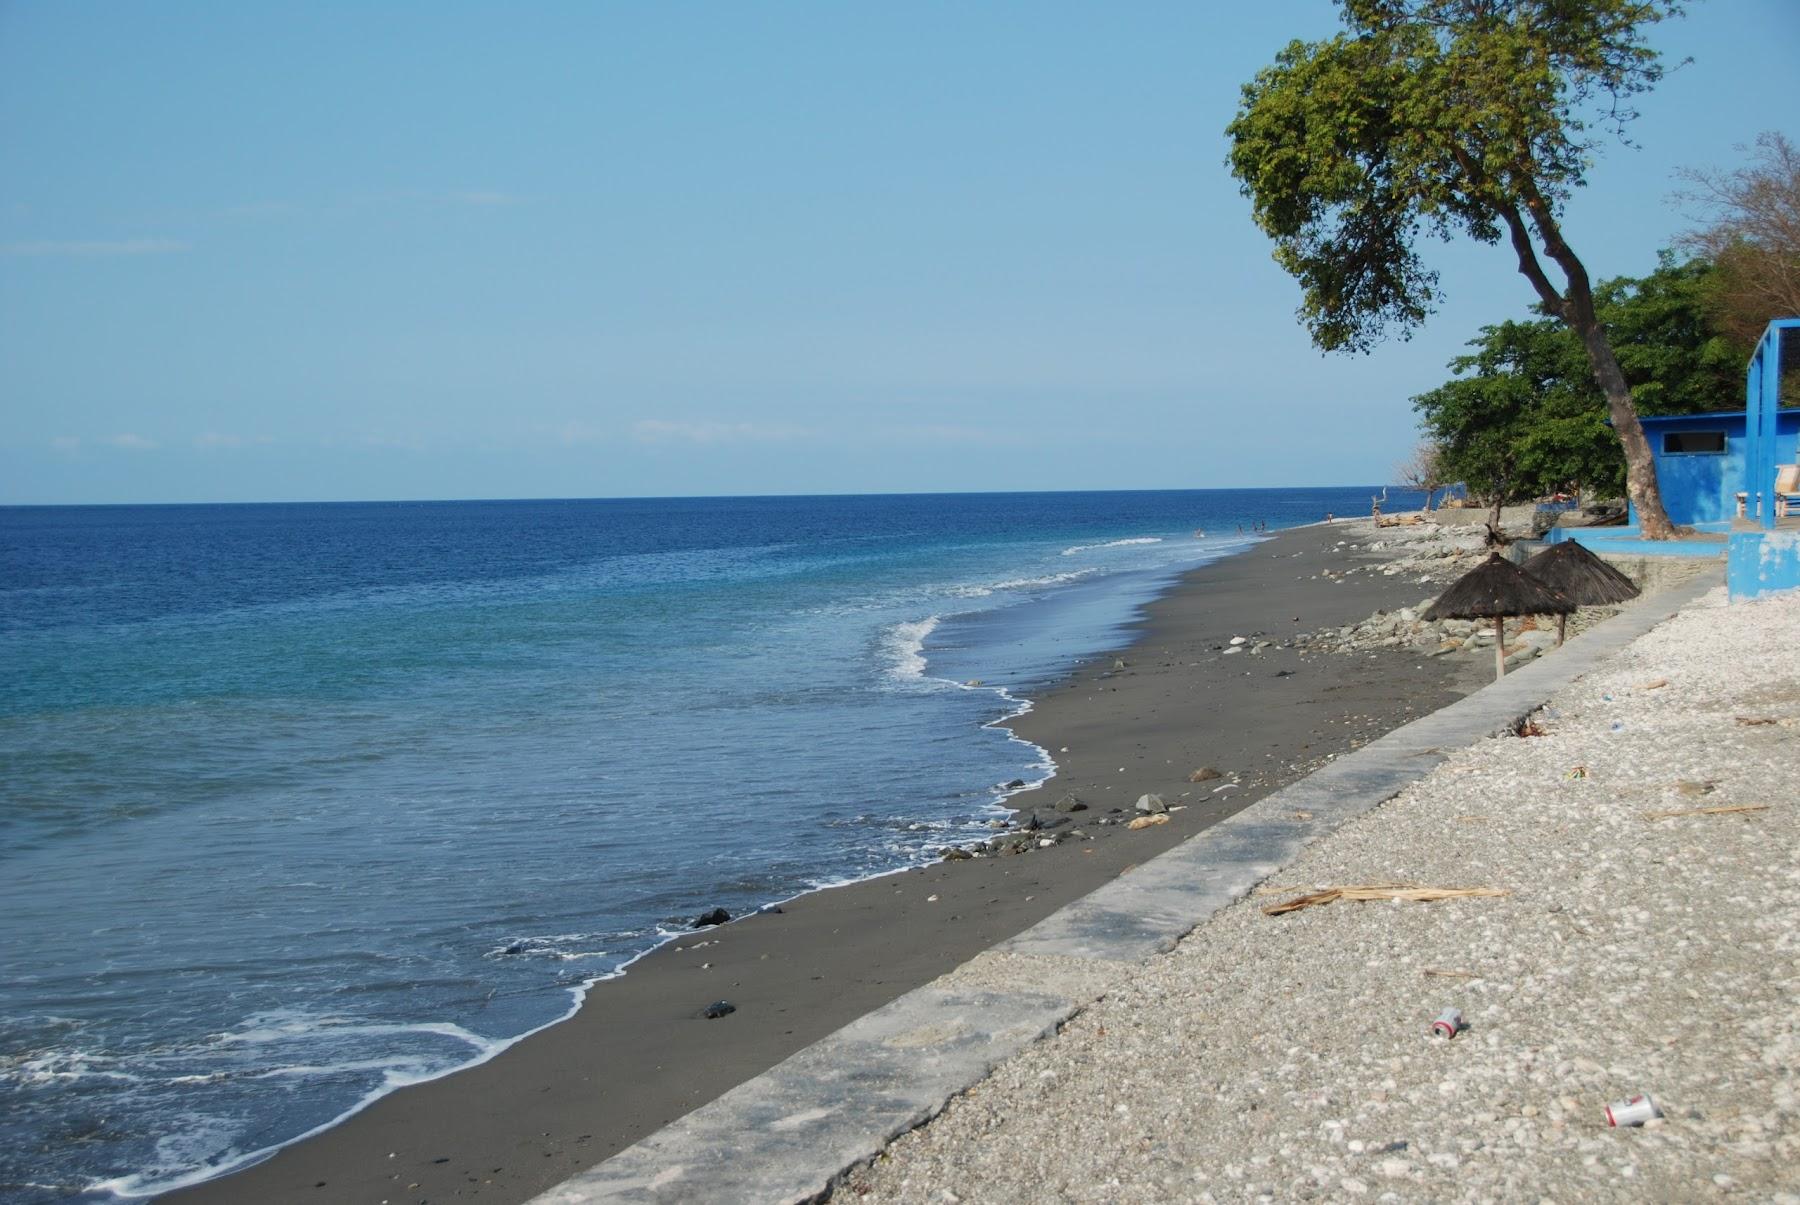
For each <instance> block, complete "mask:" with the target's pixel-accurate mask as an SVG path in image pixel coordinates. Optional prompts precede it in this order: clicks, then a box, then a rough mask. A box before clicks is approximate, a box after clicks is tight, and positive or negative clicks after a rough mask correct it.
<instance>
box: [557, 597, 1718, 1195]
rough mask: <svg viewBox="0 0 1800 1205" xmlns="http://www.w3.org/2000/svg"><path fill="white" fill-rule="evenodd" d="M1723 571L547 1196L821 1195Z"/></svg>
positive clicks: (1330, 770) (1334, 772)
mask: <svg viewBox="0 0 1800 1205" xmlns="http://www.w3.org/2000/svg"><path fill="white" fill-rule="evenodd" d="M1717 584H1718V578H1717V575H1708V576H1707V577H1705V578H1702V579H1699V580H1697V581H1694V582H1690V583H1687V584H1685V585H1682V586H1679V587H1676V588H1673V589H1671V590H1668V591H1665V592H1664V593H1662V594H1659V595H1656V596H1654V597H1651V598H1648V599H1644V600H1641V601H1640V602H1638V603H1636V604H1634V605H1633V606H1631V607H1630V608H1628V609H1626V610H1625V611H1623V612H1622V613H1621V614H1620V615H1619V616H1618V617H1616V618H1615V619H1613V620H1611V621H1609V622H1607V623H1606V624H1604V625H1602V626H1600V627H1598V628H1596V629H1594V630H1592V631H1590V632H1588V633H1586V634H1584V635H1583V636H1581V637H1580V638H1579V639H1577V640H1575V641H1573V642H1571V643H1570V644H1569V645H1568V646H1566V647H1565V648H1563V649H1562V650H1560V651H1558V652H1557V653H1555V654H1553V655H1550V656H1546V657H1544V658H1541V659H1539V660H1538V661H1535V662H1533V663H1531V664H1530V665H1528V666H1526V667H1524V668H1523V669H1521V670H1519V671H1517V672H1515V673H1513V674H1510V675H1508V677H1507V678H1506V679H1504V680H1503V681H1501V682H1499V683H1496V684H1494V685H1493V686H1490V687H1487V688H1485V689H1483V690H1481V691H1478V692H1477V693H1475V694H1473V695H1471V696H1469V697H1468V698H1466V699H1463V700H1461V701H1460V702H1458V703H1456V704H1453V705H1452V706H1450V707H1447V708H1444V709H1443V710H1441V711H1439V712H1436V713H1434V714H1432V715H1429V716H1427V717H1425V718H1423V719H1420V720H1418V721H1416V722H1414V723H1412V724H1409V725H1407V726H1406V727H1404V728H1401V729H1398V730H1396V731H1394V732H1392V733H1389V734H1388V735H1387V736H1385V737H1383V738H1381V739H1379V740H1377V741H1375V742H1373V743H1371V744H1369V745H1367V746H1365V747H1363V748H1362V749H1359V750H1357V751H1356V752H1355V753H1353V754H1350V755H1347V756H1345V757H1343V758H1340V759H1338V760H1337V761H1335V762H1333V763H1332V764H1331V765H1330V766H1328V767H1326V768H1325V769H1323V770H1321V771H1319V772H1317V773H1315V774H1313V775H1312V776H1311V777H1309V778H1307V779H1305V780H1303V781H1301V782H1299V783H1296V784H1294V785H1293V786H1291V787H1288V788H1286V789H1284V790H1282V791H1280V792H1278V793H1276V794H1274V795H1271V796H1269V797H1268V798H1266V799H1263V800H1261V801H1260V802H1258V803H1256V804H1254V805H1252V806H1251V807H1249V808H1246V809H1245V810H1244V811H1243V812H1240V813H1238V814H1237V815H1235V816H1233V817H1231V818H1230V819H1228V820H1226V821H1224V822H1222V823H1221V824H1219V825H1217V826H1215V827H1213V828H1211V829H1208V830H1206V831H1205V832H1203V833H1201V834H1200V835H1198V836H1196V837H1195V838H1194V839H1193V840H1191V841H1189V842H1187V843H1185V844H1184V845H1181V846H1179V847H1177V848H1176V849H1173V850H1171V851H1169V852H1168V853H1166V854H1164V855H1162V856H1161V857H1159V858H1156V859H1155V860H1153V861H1151V862H1149V863H1146V864H1144V865H1142V866H1139V867H1137V868H1136V869H1134V870H1133V871H1132V872H1131V873H1130V874H1129V875H1126V876H1123V877H1121V878H1120V879H1118V880H1115V881H1114V882H1113V883H1111V884H1109V885H1107V886H1106V887H1103V888H1101V889H1100V890H1098V891H1095V892H1094V893H1092V894H1091V895H1089V896H1087V897H1085V898H1084V899H1081V900H1079V901H1077V902H1076V903H1074V904H1071V905H1070V906H1068V907H1066V908H1064V909H1062V910H1061V911H1060V912H1057V913H1055V914H1054V915H1052V916H1050V917H1048V918H1047V919H1045V920H1044V921H1042V922H1041V923H1039V924H1038V925H1036V926H1034V927H1033V928H1031V929H1029V930H1027V931H1026V932H1024V933H1022V934H1020V935H1019V936H1017V937H1015V938H1013V939H1011V940H1010V941H1007V942H1005V943H1002V944H1001V945H1000V946H998V947H996V948H995V949H993V950H991V951H989V952H988V953H986V954H983V955H981V956H979V957H977V958H975V959H973V960H971V961H970V962H969V963H966V964H965V965H964V966H962V967H960V968H958V969H957V970H956V971H955V972H953V973H951V974H950V975H947V976H945V977H943V978H942V979H939V980H937V981H936V982H934V983H931V984H929V985H927V986H925V987H923V988H920V989H919V990H917V991H914V992H911V993H908V994H907V995H905V996H903V997H901V998H900V999H898V1000H896V1001H894V1002H893V1003H892V1004H890V1005H888V1006H887V1007H885V1008H882V1009H880V1010H878V1011H877V1012H874V1013H872V1014H870V1015H869V1016H866V1017H864V1018H862V1019H861V1020H859V1021H857V1022H855V1023H853V1024H851V1025H848V1026H846V1027H845V1028H844V1029H842V1030H840V1031H839V1032H837V1033H836V1034H833V1035H832V1036H830V1037H828V1038H826V1039H824V1040H822V1041H820V1042H818V1043H816V1044H814V1045H813V1046H811V1047H809V1048H807V1049H806V1050H803V1051H801V1052H800V1053H799V1054H797V1055H795V1056H793V1057H792V1058H790V1059H788V1060H786V1061H785V1062H783V1063H781V1064H779V1065H778V1066H776V1067H774V1068H772V1069H771V1070H770V1071H768V1072H766V1073H764V1074H763V1075H760V1076H758V1077H756V1078H755V1079H753V1080H750V1081H749V1082H747V1083H744V1084H742V1085H740V1086H739V1087H738V1088H736V1089H734V1090H733V1091H731V1092H729V1093H727V1094H726V1095H725V1096H723V1097H721V1098H720V1099H718V1100H716V1101H714V1102H712V1103H711V1104H708V1105H706V1106H704V1107H702V1108H700V1109H697V1110H696V1111H694V1112H693V1113H691V1114H689V1115H688V1116H686V1117H684V1118H682V1119H680V1120H679V1121H677V1122H675V1123H673V1124H671V1125H669V1126H667V1127H665V1128H664V1129H662V1130H660V1131H658V1132H657V1133H655V1134H653V1135H651V1136H650V1137H648V1138H646V1139H645V1140H643V1141H642V1142H639V1143H637V1144H636V1145H634V1146H632V1147H629V1148H627V1149H626V1150H624V1151H621V1152H619V1153H618V1154H617V1155H615V1156H613V1157H612V1158H611V1159H608V1160H607V1161H605V1162H604V1163H601V1164H600V1165H598V1166H597V1167H595V1168H593V1169H591V1170H590V1171H588V1172H586V1173H584V1174H582V1175H580V1176H577V1177H575V1178H573V1179H571V1180H568V1181H566V1182H564V1183H563V1184H561V1185H558V1186H557V1187H556V1188H554V1189H552V1190H550V1191H549V1192H547V1193H545V1194H543V1195H542V1196H540V1197H538V1198H537V1200H538V1201H541V1202H555V1203H558V1205H574V1203H576V1202H597V1201H683V1202H694V1201H709V1202H710V1201H720V1202H724V1201H733V1202H741V1201H757V1202H763V1201H796V1200H799V1201H804V1200H810V1199H814V1198H817V1197H818V1196H820V1195H822V1194H824V1193H826V1192H828V1191H830V1189H831V1187H832V1186H833V1184H834V1183H835V1182H836V1181H837V1180H838V1178H839V1177H841V1176H842V1175H843V1174H844V1173H845V1172H846V1170H847V1169H850V1168H853V1167H855V1166H857V1165H859V1164H861V1163H863V1162H865V1161H867V1160H868V1159H870V1158H871V1157H873V1156H874V1155H875V1154H877V1153H878V1152H879V1151H881V1150H882V1148H883V1147H885V1146H886V1145H887V1144H888V1143H889V1142H891V1141H892V1140H893V1139H894V1138H896V1137H897V1136H898V1135H901V1134H904V1133H906V1132H907V1131H909V1130H912V1129H914V1128H915V1127H917V1126H919V1125H920V1124H921V1123H923V1122H925V1121H927V1120H928V1119H930V1118H932V1117H934V1116H935V1115H937V1114H938V1113H939V1112H940V1111H941V1110H942V1109H943V1108H944V1106H945V1104H946V1102H947V1101H949V1100H950V1099H951V1098H952V1097H954V1096H956V1095H957V1094H958V1093H961V1092H964V1091H966V1090H967V1089H968V1088H970V1087H971V1086H972V1085H974V1084H976V1083H978V1082H979V1081H980V1080H982V1079H983V1078H984V1077H985V1076H987V1075H988V1074H989V1073H990V1072H991V1071H992V1070H993V1069H994V1068H995V1067H996V1066H998V1065H1000V1064H1001V1063H1003V1062H1004V1061H1005V1060H1008V1059H1010V1058H1012V1057H1014V1056H1016V1055H1018V1054H1019V1053H1020V1052H1021V1051H1024V1050H1026V1049H1027V1048H1028V1047H1030V1046H1031V1045H1032V1044H1033V1043H1035V1042H1037V1041H1039V1040H1040V1039H1041V1038H1043V1037H1045V1036H1046V1035H1049V1034H1053V1033H1055V1032H1056V1031H1057V1030H1058V1028H1059V1027H1061V1026H1062V1025H1063V1023H1064V1022H1066V1021H1068V1020H1069V1018H1070V1017H1072V1016H1074V1015H1075V1014H1076V1013H1077V1012H1079V1011H1080V1010H1082V1009H1083V1008H1084V1007H1085V1006H1087V1005H1088V1004H1090V1003H1091V1002H1093V1001H1094V1000H1096V999H1097V998H1098V997H1100V996H1101V995H1103V994H1105V993H1107V992H1108V991H1109V990H1111V989H1114V988H1115V987H1117V986H1118V985H1120V984H1121V983H1122V982H1125V981H1127V980H1129V979H1130V978H1132V977H1133V975H1134V974H1135V973H1138V972H1140V971H1141V970H1142V968H1143V967H1144V964H1145V961H1146V960H1147V959H1154V958H1157V957H1158V956H1159V955H1162V954H1166V953H1167V952H1168V951H1170V950H1172V949H1174V948H1175V946H1176V944H1177V943H1178V942H1179V940H1180V939H1181V938H1182V937H1183V936H1184V935H1186V934H1188V933H1189V932H1190V931H1192V930H1193V929H1194V928H1195V927H1196V926H1198V925H1200V924H1202V923H1203V922H1205V921H1206V920H1207V919H1208V918H1209V917H1212V916H1214V915H1215V914H1217V913H1218V912H1220V910H1222V909H1224V908H1226V907H1228V906H1229V905H1231V904H1233V903H1234V902H1236V901H1238V900H1240V899H1242V898H1243V897H1244V896H1245V895H1246V894H1248V893H1249V892H1250V890H1251V889H1252V888H1253V887H1254V886H1256V885H1257V884H1258V883H1260V882H1263V881H1264V880H1266V879H1268V878H1269V876H1271V875H1273V874H1275V873H1277V872H1278V871H1280V870H1281V869H1282V868H1283V867H1285V866H1287V865H1289V864H1291V863H1292V862H1294V861H1295V859H1296V858H1298V857H1299V856H1300V855H1301V853H1302V852H1303V851H1304V850H1306V849H1307V848H1308V847H1309V846H1311V845H1313V844H1314V843H1316V842H1318V841H1319V840H1320V839H1321V838H1323V837H1325V836H1327V835H1329V834H1331V833H1333V832H1335V831H1337V830H1338V829H1339V828H1340V827H1342V826H1343V825H1344V824H1345V823H1346V822H1348V821H1351V820H1353V819H1355V818H1357V817H1359V816H1362V815H1364V814H1365V813H1367V812H1369V811H1370V810H1371V809H1373V808H1375V807H1376V806H1377V805H1379V804H1381V803H1382V802H1383V801H1385V800H1388V799H1390V798H1392V797H1393V796H1395V795H1396V794H1397V793H1399V792H1400V791H1401V790H1403V789H1404V788H1405V787H1407V786H1408V784H1411V783H1413V782H1415V781H1417V780H1419V779H1421V778H1422V777H1424V776H1425V775H1427V774H1429V773H1430V772H1431V771H1432V770H1433V769H1434V768H1436V767H1437V766H1438V765H1439V764H1440V763H1442V762H1443V761H1444V760H1445V759H1446V758H1447V757H1449V756H1450V755H1451V754H1453V753H1455V752H1456V751H1458V750H1461V749H1463V748H1465V747H1467V746H1470V745H1472V744H1474V743H1476V742H1478V741H1481V740H1482V739H1483V738H1485V737H1488V736H1490V735H1494V734H1497V733H1501V732H1505V731H1508V730H1510V729H1511V728H1513V727H1514V726H1515V725H1516V724H1517V722H1518V721H1519V720H1520V719H1521V718H1523V717H1524V716H1526V715H1527V714H1529V713H1530V712H1532V711H1533V710H1534V709H1536V708H1537V707H1539V706H1540V705H1541V704H1542V703H1543V702H1544V701H1545V700H1546V699H1548V698H1550V696H1551V695H1553V694H1555V693H1556V692H1557V691H1559V690H1562V689H1563V688H1565V687H1567V686H1568V685H1569V684H1570V683H1572V682H1574V681H1575V680H1576V679H1577V678H1579V677H1581V676H1582V675H1583V674H1586V673H1588V672H1590V671H1591V670H1593V669H1595V668H1596V667H1598V666H1601V665H1603V664H1604V663H1605V662H1606V661H1607V659H1608V658H1611V657H1613V656H1614V655H1615V654H1617V653H1619V652H1620V650H1622V649H1624V648H1626V646H1628V645H1630V644H1631V642H1633V641H1634V640H1636V639H1637V638H1638V637H1640V636H1642V635H1643V634H1644V633H1646V632H1648V631H1649V630H1650V629H1651V628H1653V627H1654V626H1656V625H1657V624H1659V623H1662V622H1663V621H1665V620H1667V619H1669V618H1670V617H1671V616H1673V615H1675V614H1676V613H1677V612H1679V611H1680V610H1681V609H1682V608H1683V607H1684V606H1687V605H1688V604H1690V603H1692V602H1693V601H1694V600H1695V599H1697V598H1698V597H1699V596H1700V595H1702V594H1703V593H1705V592H1706V591H1707V590H1708V589H1710V588H1712V587H1714V586H1716V585H1717Z"/></svg>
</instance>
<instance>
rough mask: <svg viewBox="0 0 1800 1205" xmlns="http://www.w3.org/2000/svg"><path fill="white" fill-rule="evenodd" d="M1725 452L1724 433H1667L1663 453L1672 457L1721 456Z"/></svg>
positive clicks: (1664, 434) (1664, 437)
mask: <svg viewBox="0 0 1800 1205" xmlns="http://www.w3.org/2000/svg"><path fill="white" fill-rule="evenodd" d="M1724 451H1725V432H1723V431H1667V432H1664V433H1663V452H1664V454H1666V455H1670V456H1719V455H1722V454H1723V453H1724Z"/></svg>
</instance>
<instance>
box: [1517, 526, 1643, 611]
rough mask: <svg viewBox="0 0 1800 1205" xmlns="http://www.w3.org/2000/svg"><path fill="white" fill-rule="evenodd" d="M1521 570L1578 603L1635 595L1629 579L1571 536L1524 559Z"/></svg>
mask: <svg viewBox="0 0 1800 1205" xmlns="http://www.w3.org/2000/svg"><path fill="white" fill-rule="evenodd" d="M1523 568H1524V570H1525V572H1527V573H1529V574H1530V575H1531V576H1532V577H1535V578H1537V579H1538V581H1540V582H1543V583H1544V584H1545V585H1546V586H1549V587H1550V588H1551V589H1552V590H1555V591H1556V592H1557V593H1558V594H1561V595H1564V596H1566V597H1567V598H1568V600H1569V601H1570V602H1572V603H1574V604H1575V605H1576V606H1578V607H1603V606H1606V605H1607V604H1609V603H1622V602H1629V601H1631V600H1632V599H1634V598H1636V597H1637V596H1638V588H1637V586H1636V585H1635V584H1634V583H1633V582H1632V580H1631V579H1630V578H1628V577H1626V576H1625V575H1624V574H1623V573H1620V572H1619V571H1618V570H1617V569H1614V568H1613V567H1612V566H1611V565H1609V564H1607V563H1606V562H1605V561H1603V560H1601V559H1600V558H1599V557H1597V556H1595V555H1594V554H1593V553H1592V552H1590V551H1588V550H1587V549H1586V548H1583V547H1582V546H1581V545H1580V544H1578V543H1576V542H1575V541H1574V540H1565V541H1564V542H1563V543H1561V544H1552V545H1551V546H1550V547H1548V548H1546V549H1544V551H1542V552H1540V553H1538V554H1537V555H1536V556H1534V557H1532V558H1531V559H1530V560H1529V561H1526V562H1525V564H1524V566H1523Z"/></svg>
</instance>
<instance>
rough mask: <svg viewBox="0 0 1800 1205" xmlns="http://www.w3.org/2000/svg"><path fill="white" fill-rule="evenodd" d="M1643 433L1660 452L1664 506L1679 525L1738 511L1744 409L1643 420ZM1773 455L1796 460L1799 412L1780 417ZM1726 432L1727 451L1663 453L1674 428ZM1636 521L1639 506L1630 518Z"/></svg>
mask: <svg viewBox="0 0 1800 1205" xmlns="http://www.w3.org/2000/svg"><path fill="white" fill-rule="evenodd" d="M1642 421H1643V424H1644V434H1645V435H1646V436H1647V437H1648V438H1649V440H1650V450H1651V452H1652V453H1654V454H1655V456H1656V482H1657V485H1658V486H1659V487H1660V488H1661V489H1662V497H1663V508H1664V509H1665V510H1667V511H1668V512H1669V519H1670V520H1671V521H1672V522H1675V523H1684V524H1693V523H1721V522H1728V521H1729V520H1731V519H1732V518H1734V517H1735V516H1736V515H1737V493H1738V491H1739V490H1741V489H1743V488H1744V463H1745V452H1746V443H1747V441H1746V439H1745V436H1744V412H1743V411H1742V410H1728V411H1725V412H1723V413H1720V414H1683V415H1679V416H1672V417H1667V418H1645V419H1643V420H1642ZM1776 430H1777V442H1776V449H1775V459H1776V461H1777V463H1781V464H1791V463H1793V461H1794V458H1795V454H1796V451H1795V441H1796V433H1800V410H1783V411H1782V412H1781V415H1780V418H1779V420H1778V426H1777V429H1776ZM1683 431H1723V432H1724V433H1725V450H1724V451H1723V452H1712V453H1708V452H1665V451H1664V450H1663V437H1664V436H1665V435H1666V434H1668V433H1670V432H1683ZM1629 519H1630V522H1631V524H1632V525H1633V526H1635V525H1636V524H1637V521H1638V516H1637V508H1636V507H1633V508H1632V509H1631V514H1630V516H1629Z"/></svg>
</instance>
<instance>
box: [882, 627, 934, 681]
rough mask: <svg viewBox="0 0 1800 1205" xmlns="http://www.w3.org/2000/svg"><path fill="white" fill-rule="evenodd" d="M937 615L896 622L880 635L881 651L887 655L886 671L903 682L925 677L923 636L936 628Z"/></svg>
mask: <svg viewBox="0 0 1800 1205" xmlns="http://www.w3.org/2000/svg"><path fill="white" fill-rule="evenodd" d="M937 626H938V617H937V616H936V615H932V616H929V617H928V618H925V619H920V620H916V621H914V622H912V623H897V624H895V625H894V626H893V627H891V628H889V629H888V630H887V631H886V632H885V633H883V635H882V652H883V654H884V655H885V656H886V657H887V661H888V671H887V672H888V673H889V674H890V675H891V676H892V677H895V678H898V679H900V680H901V681H904V682H917V681H919V680H921V679H923V678H924V677H925V638H926V637H927V636H929V635H931V633H932V632H933V631H935V630H936V629H937Z"/></svg>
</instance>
